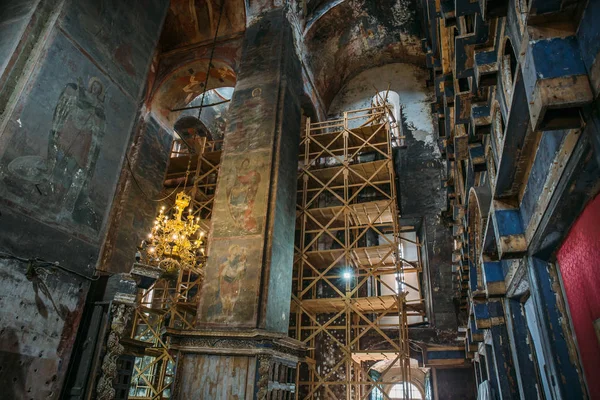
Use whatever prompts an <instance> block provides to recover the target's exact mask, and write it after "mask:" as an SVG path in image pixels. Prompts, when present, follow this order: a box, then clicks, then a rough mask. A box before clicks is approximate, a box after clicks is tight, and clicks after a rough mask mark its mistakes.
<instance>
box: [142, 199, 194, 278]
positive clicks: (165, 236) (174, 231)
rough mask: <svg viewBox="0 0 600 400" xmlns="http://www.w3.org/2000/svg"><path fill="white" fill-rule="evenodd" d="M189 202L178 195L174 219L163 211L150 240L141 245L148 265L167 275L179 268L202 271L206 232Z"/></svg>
mask: <svg viewBox="0 0 600 400" xmlns="http://www.w3.org/2000/svg"><path fill="white" fill-rule="evenodd" d="M190 202H191V197H190V196H188V195H187V194H185V193H184V192H179V193H178V194H177V197H176V200H175V207H174V208H173V210H172V215H171V216H169V215H168V214H169V213H168V212H166V211H165V207H164V206H163V207H162V208H161V210H160V212H159V214H158V216H157V217H156V219H155V220H154V226H153V227H152V231H151V232H150V233H149V234H148V239H147V240H145V241H144V242H142V249H141V250H142V252H143V253H144V256H145V257H144V258H145V260H144V261H145V263H146V264H148V265H152V266H155V267H159V268H161V269H162V270H164V271H166V272H168V273H171V272H174V271H176V270H180V269H183V270H191V271H195V272H198V273H200V272H201V268H202V265H203V263H204V253H205V249H204V237H205V232H204V231H202V230H201V229H200V224H199V222H200V218H199V217H196V218H194V214H193V209H192V208H187V207H188V206H189V205H190ZM186 208H187V210H186ZM186 211H187V216H185V217H184V216H183V214H184V212H186Z"/></svg>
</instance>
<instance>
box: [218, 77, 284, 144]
mask: <svg viewBox="0 0 600 400" xmlns="http://www.w3.org/2000/svg"><path fill="white" fill-rule="evenodd" d="M277 99H278V93H277V87H276V86H275V85H262V86H254V87H250V88H239V87H236V90H235V92H234V93H233V98H232V100H231V104H232V105H231V106H230V107H229V113H228V115H227V117H228V121H229V126H228V128H227V133H226V135H225V136H227V140H226V141H225V144H224V146H225V149H226V150H227V149H231V151H235V152H243V151H249V150H255V149H263V148H268V147H271V146H272V145H273V140H274V122H273V115H274V112H275V110H276V109H277Z"/></svg>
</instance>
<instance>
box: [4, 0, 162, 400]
mask: <svg viewBox="0 0 600 400" xmlns="http://www.w3.org/2000/svg"><path fill="white" fill-rule="evenodd" d="M9 3H11V4H9V6H8V8H4V3H3V5H2V11H0V32H1V33H0V36H1V39H0V41H1V42H2V44H1V45H0V66H1V68H0V77H1V78H0V109H2V114H1V117H0V204H1V205H2V212H1V214H0V226H1V229H0V271H1V274H2V281H1V282H0V293H1V297H0V303H1V305H2V314H1V316H0V318H1V324H2V335H1V340H0V358H1V361H0V384H2V386H3V387H5V388H7V390H11V392H10V393H8V394H7V393H4V395H5V396H6V395H7V396H8V397H7V398H11V399H21V398H23V399H25V398H27V399H46V398H47V399H57V398H59V396H60V395H61V390H63V381H64V378H65V373H66V371H67V367H68V365H69V359H70V357H71V351H72V348H73V343H74V341H75V337H76V334H77V329H78V325H79V321H80V318H81V315H82V312H83V305H84V303H85V299H86V295H87V292H88V287H89V280H90V279H92V278H91V276H92V275H93V274H94V270H95V268H96V267H97V266H98V264H97V263H98V255H99V251H100V247H101V245H102V243H103V241H104V235H105V230H106V226H107V220H108V215H109V210H110V208H111V205H112V199H113V196H114V193H115V189H116V187H117V180H118V177H119V174H120V172H121V166H122V162H123V156H124V152H125V150H126V147H127V145H128V143H129V140H130V139H129V138H130V135H131V132H132V127H133V125H134V121H135V116H136V114H137V111H138V107H139V105H138V101H139V98H140V95H141V93H142V90H143V88H144V86H145V79H146V75H147V72H148V66H149V63H150V59H151V56H152V53H153V51H154V48H155V46H156V43H157V41H158V37H159V33H160V29H161V27H162V23H163V20H164V16H165V13H166V6H167V4H168V1H164V0H152V1H148V2H144V4H142V3H141V2H135V3H134V4H129V3H123V2H118V1H108V0H106V1H99V2H98V1H91V0H90V1H87V0H86V1H78V2H59V1H48V2H44V1H41V2H30V1H12V2H9ZM23 26H25V28H23ZM6 32H9V33H10V34H6V35H5V33H6ZM40 259H43V260H47V261H49V262H52V263H54V262H56V263H59V266H60V268H58V267H55V266H54V265H50V264H49V263H45V262H42V261H40ZM28 260H33V261H28ZM15 299H18V300H15Z"/></svg>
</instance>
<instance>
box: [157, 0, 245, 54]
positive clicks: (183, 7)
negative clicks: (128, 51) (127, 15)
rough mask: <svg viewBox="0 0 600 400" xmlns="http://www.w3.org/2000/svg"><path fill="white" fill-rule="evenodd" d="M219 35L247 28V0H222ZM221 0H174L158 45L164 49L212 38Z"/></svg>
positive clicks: (165, 50) (163, 50) (227, 34)
mask: <svg viewBox="0 0 600 400" xmlns="http://www.w3.org/2000/svg"><path fill="white" fill-rule="evenodd" d="M222 1H224V2H225V3H224V5H223V16H222V17H221V23H220V25H219V33H218V36H219V37H224V36H231V35H234V34H236V33H240V32H243V31H244V29H245V28H246V11H245V5H244V0H222ZM220 4H221V1H220V0H171V6H170V7H169V11H168V14H167V18H166V20H165V25H164V29H163V32H162V35H161V38H160V43H159V47H160V50H161V51H162V52H167V51H170V50H174V49H177V48H181V47H185V46H190V45H194V44H198V43H204V42H207V41H210V40H211V39H212V38H213V37H214V35H215V31H216V29H217V23H218V20H219V10H220Z"/></svg>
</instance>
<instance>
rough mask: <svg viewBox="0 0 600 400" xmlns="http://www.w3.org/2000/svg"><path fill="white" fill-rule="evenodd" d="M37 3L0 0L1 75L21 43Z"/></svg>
mask: <svg viewBox="0 0 600 400" xmlns="http://www.w3.org/2000/svg"><path fill="white" fill-rule="evenodd" d="M36 3H37V1H36V0H3V1H2V2H0V77H2V75H3V73H4V71H5V70H6V67H7V65H8V63H9V60H10V58H11V56H12V55H13V52H14V51H15V49H16V48H17V46H18V44H19V41H20V39H21V36H22V35H23V32H24V31H25V28H26V27H27V24H28V22H29V20H30V18H31V15H32V12H33V10H34V8H35V5H36Z"/></svg>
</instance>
